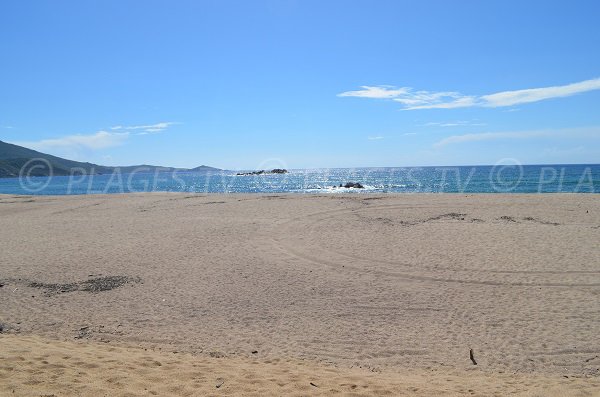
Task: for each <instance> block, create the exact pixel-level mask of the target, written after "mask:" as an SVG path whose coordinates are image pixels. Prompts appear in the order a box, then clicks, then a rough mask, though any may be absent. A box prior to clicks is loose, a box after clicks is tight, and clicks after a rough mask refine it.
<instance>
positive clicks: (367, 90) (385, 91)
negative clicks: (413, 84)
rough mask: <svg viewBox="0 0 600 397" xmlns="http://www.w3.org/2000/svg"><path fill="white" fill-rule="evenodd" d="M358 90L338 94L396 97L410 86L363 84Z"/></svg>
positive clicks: (361, 96)
mask: <svg viewBox="0 0 600 397" xmlns="http://www.w3.org/2000/svg"><path fill="white" fill-rule="evenodd" d="M360 88H362V90H358V91H347V92H342V93H341V94H338V96H353V97H359V98H396V97H398V96H400V95H403V94H405V93H407V92H408V91H409V90H410V88H393V87H390V86H386V85H381V86H377V87H373V86H368V85H363V86H361V87H360Z"/></svg>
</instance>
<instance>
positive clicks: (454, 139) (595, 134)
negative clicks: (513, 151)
mask: <svg viewBox="0 0 600 397" xmlns="http://www.w3.org/2000/svg"><path fill="white" fill-rule="evenodd" d="M575 136H578V137H588V138H596V139H597V138H600V127H591V128H565V129H557V130H534V131H510V132H481V133H476V134H463V135H452V136H449V137H447V138H444V139H442V140H440V141H438V142H436V143H435V144H434V145H433V146H435V147H438V148H439V147H442V146H446V145H451V144H458V143H465V142H480V141H491V140H498V139H527V138H538V137H575Z"/></svg>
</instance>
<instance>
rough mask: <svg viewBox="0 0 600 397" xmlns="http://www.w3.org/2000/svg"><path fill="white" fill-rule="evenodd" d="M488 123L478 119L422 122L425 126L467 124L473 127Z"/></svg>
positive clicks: (458, 125) (459, 125)
mask: <svg viewBox="0 0 600 397" xmlns="http://www.w3.org/2000/svg"><path fill="white" fill-rule="evenodd" d="M484 125H486V124H485V123H479V122H476V121H462V120H461V121H448V122H429V123H425V124H421V126H423V127H465V126H472V127H475V126H477V127H481V126H484Z"/></svg>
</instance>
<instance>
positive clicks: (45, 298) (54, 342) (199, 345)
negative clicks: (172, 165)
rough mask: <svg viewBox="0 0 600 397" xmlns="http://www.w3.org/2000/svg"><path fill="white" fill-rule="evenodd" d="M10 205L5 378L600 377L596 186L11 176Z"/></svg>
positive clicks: (426, 384) (2, 275) (272, 385)
mask: <svg viewBox="0 0 600 397" xmlns="http://www.w3.org/2000/svg"><path fill="white" fill-rule="evenodd" d="M0 222H1V228H0V251H1V252H2V255H1V256H0V330H1V332H0V395H12V396H39V395H56V396H63V395H90V396H92V395H93V396H96V395H136V396H137V395H190V396H194V395H312V394H320V395H329V394H336V393H339V394H347V395H386V394H387V395H415V396H437V395H464V396H473V395H475V396H506V395H522V396H596V395H600V337H599V335H600V259H599V258H600V244H598V242H599V241H600V200H599V199H598V196H597V195H588V194H545V195H543V194H534V195H517V194H514V195H510V194H509V195H500V194H480V195H461V194H430V195H427V194H414V195H361V194H354V195H342V194H331V195H321V196H319V195H293V194H280V195H201V194H198V195H195V194H181V193H172V194H169V193H144V194H127V195H89V196H60V197H59V196H35V197H33V196H10V195H0ZM471 349H472V352H473V359H474V360H475V362H476V363H477V364H476V365H475V364H474V362H473V361H472V360H471V359H470V357H469V352H470V350H471Z"/></svg>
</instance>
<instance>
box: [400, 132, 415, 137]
mask: <svg viewBox="0 0 600 397" xmlns="http://www.w3.org/2000/svg"><path fill="white" fill-rule="evenodd" d="M402 135H404V136H408V135H417V133H416V132H405V133H404V134H402Z"/></svg>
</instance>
